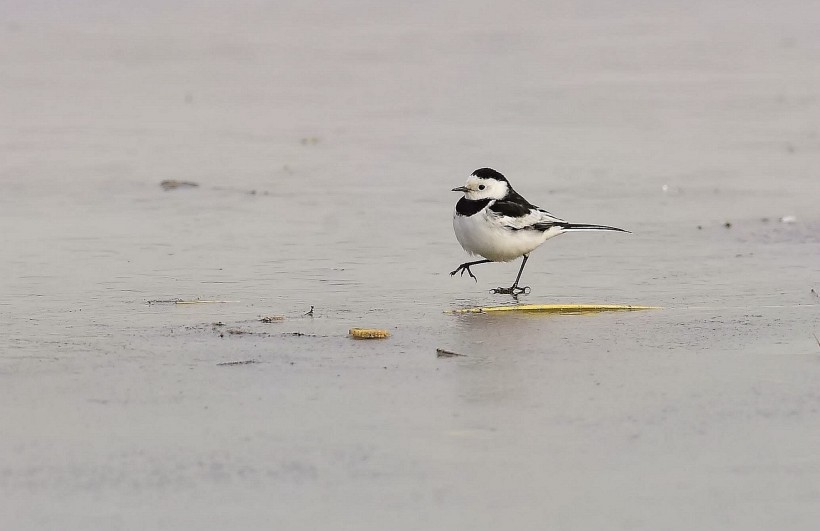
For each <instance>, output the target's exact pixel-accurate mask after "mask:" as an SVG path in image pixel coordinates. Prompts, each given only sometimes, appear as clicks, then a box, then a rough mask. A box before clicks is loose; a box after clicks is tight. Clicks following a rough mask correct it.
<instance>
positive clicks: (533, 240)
mask: <svg viewBox="0 0 820 531" xmlns="http://www.w3.org/2000/svg"><path fill="white" fill-rule="evenodd" d="M453 191H454V192H464V197H462V198H461V199H459V200H458V203H456V211H455V213H454V214H453V229H454V230H455V232H456V238H458V243H460V244H461V246H462V247H463V248H464V250H465V251H467V252H468V253H470V254H477V255H479V256H483V257H484V258H485V260H477V261H475V262H465V263H463V264H461V265H460V266H458V267H457V268H456V270H455V271H453V272H451V273H450V275H451V276H452V275H455V274H456V273H458V272H459V271H460V272H461V276H464V272H465V271H466V272H467V274H468V275H470V276H471V277H472V278H473V279H475V281H476V282H478V279H477V278H476V277H475V275H473V272H472V271H470V266H474V265H476V264H486V263H487V262H509V261H510V260H515V259H516V258H518V257H519V256H523V257H524V261H523V262H522V263H521V269H519V270H518V276H517V277H515V282H513V285H512V286H510V287H509V288H495V289H493V290H492V292H493V293H503V294H510V295H520V294H521V293H528V290H529V287H524V288H520V287H518V281H519V279H521V272H522V271H524V266H525V265H526V264H527V258H529V256H530V252H532V251H533V250H534V249H535V248H536V247H538V246H539V245H541V244H542V243H544V242H545V241H547V240H549V239H550V238H552V237H554V236H558V235H559V234H563V233H565V232H573V231H593V230H610V231H618V232H629V231H627V230H624V229H618V228H615V227H607V226H604V225H589V224H586V223H568V222H566V221H564V220H563V219H561V218H557V217H555V216H553V215H552V214H550V213H549V212H547V211H546V210H544V209H543V208H538V207H537V206H535V205H533V204H532V203H530V202H529V201H527V200H526V199H524V198H523V197H521V195H519V194H518V192H516V191H515V190H513V187H512V186H511V185H510V183H509V181H507V178H506V177H504V176H503V175H501V174H500V173H498V172H497V171H495V170H493V169H490V168H481V169H478V170H476V171H474V172H473V174H472V175H470V176H469V177H468V178H467V184H465V185H464V186H459V187H458V188H453Z"/></svg>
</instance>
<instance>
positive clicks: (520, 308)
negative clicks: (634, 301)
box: [446, 304, 660, 314]
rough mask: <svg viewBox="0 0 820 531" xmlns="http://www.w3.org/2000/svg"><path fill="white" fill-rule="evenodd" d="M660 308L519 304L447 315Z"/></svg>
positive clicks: (465, 310) (616, 305)
mask: <svg viewBox="0 0 820 531" xmlns="http://www.w3.org/2000/svg"><path fill="white" fill-rule="evenodd" d="M657 309H660V307H659V306H635V305H631V304H519V305H515V306H485V307H482V308H460V309H458V310H450V311H449V312H446V313H490V312H525V313H576V314H577V313H596V312H614V311H634V310H657Z"/></svg>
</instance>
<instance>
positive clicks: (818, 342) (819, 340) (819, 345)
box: [813, 334, 820, 347]
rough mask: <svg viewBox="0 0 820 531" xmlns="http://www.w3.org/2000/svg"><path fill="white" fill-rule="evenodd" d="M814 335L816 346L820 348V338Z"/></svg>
mask: <svg viewBox="0 0 820 531" xmlns="http://www.w3.org/2000/svg"><path fill="white" fill-rule="evenodd" d="M813 335H814V340H815V341H817V346H818V347H820V338H818V337H817V334H813Z"/></svg>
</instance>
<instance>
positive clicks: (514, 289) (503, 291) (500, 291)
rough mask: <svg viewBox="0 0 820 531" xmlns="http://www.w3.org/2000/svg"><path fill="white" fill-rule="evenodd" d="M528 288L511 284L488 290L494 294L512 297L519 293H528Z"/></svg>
mask: <svg viewBox="0 0 820 531" xmlns="http://www.w3.org/2000/svg"><path fill="white" fill-rule="evenodd" d="M530 291H532V290H531V289H530V287H529V286H524V287H523V288H522V287H519V286H511V287H509V288H493V289H491V290H490V293H493V294H495V295H512V296H513V297H517V296H519V295H529V293H530Z"/></svg>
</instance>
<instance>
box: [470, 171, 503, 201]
mask: <svg viewBox="0 0 820 531" xmlns="http://www.w3.org/2000/svg"><path fill="white" fill-rule="evenodd" d="M464 186H465V188H467V191H466V192H464V197H466V198H467V199H469V200H471V201H477V200H480V199H503V198H504V197H506V195H507V192H508V191H509V185H508V184H507V183H506V182H505V181H498V180H496V179H482V178H481V177H476V176H475V175H470V176H469V177H468V178H467V184H465V185H464Z"/></svg>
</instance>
